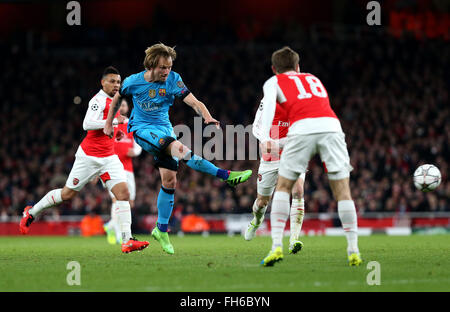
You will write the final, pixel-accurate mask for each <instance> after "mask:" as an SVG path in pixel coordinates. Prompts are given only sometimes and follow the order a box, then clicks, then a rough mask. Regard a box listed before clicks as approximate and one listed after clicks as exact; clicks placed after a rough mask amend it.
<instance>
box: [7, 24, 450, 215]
mask: <svg viewBox="0 0 450 312" xmlns="http://www.w3.org/2000/svg"><path fill="white" fill-rule="evenodd" d="M169 25H170V23H169ZM159 41H161V42H164V43H165V44H168V45H171V46H175V45H176V51H177V52H178V56H177V59H176V60H175V62H174V67H173V70H174V71H176V72H178V73H180V74H181V76H182V77H183V80H184V82H185V84H186V85H187V87H188V88H189V89H190V90H191V91H192V92H193V94H194V95H195V96H196V97H197V98H198V99H200V100H201V101H203V102H204V103H205V104H206V106H207V107H208V108H209V110H210V112H211V114H212V116H213V117H215V118H216V119H218V120H220V121H221V123H222V127H225V125H237V124H242V125H244V126H247V125H249V124H251V123H252V122H253V118H254V114H255V111H256V109H257V107H258V105H259V102H260V100H261V97H262V85H263V83H264V81H265V80H266V79H268V78H269V77H270V76H271V75H272V73H271V69H270V56H271V53H272V52H273V51H274V50H275V49H278V48H280V47H282V46H284V45H289V46H291V47H292V48H293V49H295V50H297V51H298V52H299V54H300V69H301V71H304V72H310V73H313V74H315V75H316V76H317V77H319V79H321V81H322V82H323V84H324V85H325V87H326V88H327V91H328V94H329V97H330V101H331V105H332V108H333V109H334V111H335V112H336V114H337V115H338V117H339V118H340V121H341V124H342V127H343V130H344V132H345V134H346V142H347V145H348V149H349V152H350V158H351V163H352V165H353V167H354V170H353V172H352V173H351V187H352V195H353V197H354V199H355V202H356V206H357V210H358V211H359V213H360V214H364V213H367V212H384V211H387V212H398V213H401V212H407V211H421V212H422V211H423V212H425V211H450V200H449V198H450V183H449V182H448V176H447V174H448V170H449V160H450V151H449V148H450V147H449V142H450V122H449V120H450V114H449V112H450V105H449V90H448V87H449V85H448V82H449V81H450V68H449V62H448V60H449V59H450V55H449V52H450V46H449V45H448V42H446V41H444V40H443V39H434V40H422V41H418V40H416V39H414V38H412V37H409V36H407V35H405V36H402V37H400V38H398V39H397V38H393V37H390V36H389V35H388V34H387V33H385V32H381V31H380V32H373V33H371V34H369V35H367V36H366V37H357V36H356V35H355V36H346V37H345V38H337V36H334V35H333V34H331V35H330V34H321V33H315V32H313V31H310V30H305V29H303V28H302V27H301V26H299V25H296V24H289V25H282V24H276V25H275V26H274V27H272V28H271V30H270V32H267V31H266V32H260V31H258V29H254V28H252V25H248V27H247V28H245V29H238V30H237V31H231V30H229V29H228V28H227V27H226V25H225V24H218V26H215V27H211V28H208V27H203V28H201V27H197V26H196V25H183V26H182V27H177V28H171V27H168V28H167V29H165V32H164V34H163V35H161V31H158V30H157V29H150V30H149V29H135V30H132V31H130V32H127V33H125V32H123V31H120V30H111V31H110V32H105V31H104V30H94V29H93V30H90V31H88V32H87V33H86V32H85V33H77V31H75V30H71V29H69V30H67V31H66V32H64V33H61V34H54V33H46V34H42V33H32V32H31V33H28V34H26V33H21V34H14V35H11V36H9V37H7V38H3V39H1V41H0V55H1V58H0V64H1V68H3V70H2V71H1V73H0V75H1V83H0V94H2V95H3V97H2V105H1V108H0V109H1V115H2V123H0V129H1V134H2V135H1V137H2V143H1V149H0V168H1V171H0V218H1V220H6V219H7V217H8V216H17V215H20V214H21V212H22V210H23V208H24V207H25V206H26V205H28V204H33V203H35V202H36V201H38V200H39V199H40V198H42V196H44V195H45V194H46V193H47V192H48V191H49V190H51V189H54V188H59V187H63V186H64V184H65V181H66V178H67V176H68V174H69V172H70V169H71V167H72V164H73V161H74V154H75V151H76V149H77V147H78V144H79V143H80V142H81V140H82V138H83V137H84V136H85V135H86V132H85V131H83V128H82V121H83V118H84V115H85V112H86V108H87V103H88V101H89V100H90V98H91V97H92V96H93V95H95V93H96V92H97V91H98V90H99V89H100V87H101V86H100V75H101V73H102V71H103V69H104V68H105V67H106V66H108V65H113V66H115V67H117V68H118V69H119V70H120V72H121V74H122V79H125V77H127V76H128V75H130V74H133V73H136V72H138V71H141V70H143V67H142V61H143V56H144V50H145V48H146V47H147V46H150V45H152V44H154V43H156V42H159ZM76 96H79V97H80V98H81V103H79V104H76V103H75V102H76V101H75V102H74V98H75V97H76ZM170 116H171V121H172V123H173V125H177V124H186V125H188V126H190V127H192V125H193V120H194V117H195V116H196V114H195V113H194V111H193V110H192V109H191V108H190V107H188V106H187V105H185V104H184V103H182V102H181V101H178V100H177V101H176V102H175V104H174V106H173V107H172V108H171V112H170ZM213 163H215V164H216V165H217V166H219V167H221V168H224V169H230V170H240V169H253V171H254V175H253V177H252V178H251V180H250V181H248V182H246V183H244V184H242V185H239V186H238V187H237V188H236V189H231V188H229V187H227V186H226V185H225V184H224V183H223V182H221V181H220V180H219V179H217V178H212V177H210V176H208V175H206V174H200V173H198V172H195V171H194V170H192V169H190V168H188V167H186V166H185V165H184V164H180V169H179V173H178V185H177V190H176V193H175V206H174V213H177V214H180V213H181V214H188V213H192V212H196V213H200V214H202V213H242V212H245V213H249V212H251V206H252V204H253V201H254V199H255V197H256V178H257V174H256V172H257V169H258V165H259V161H257V160H252V161H248V160H244V161H230V160H224V161H213ZM424 163H432V164H435V165H436V166H437V167H438V168H439V169H440V170H441V173H442V183H441V185H440V186H439V188H438V189H437V190H436V191H434V192H429V193H422V192H420V191H418V190H416V189H415V188H414V185H413V183H412V174H413V172H414V170H415V169H416V167H418V166H419V165H421V164H424ZM134 165H135V175H136V187H137V196H136V207H135V215H139V216H142V215H147V214H156V213H157V208H156V200H157V195H158V192H159V187H160V178H159V172H158V170H157V169H155V167H154V166H153V157H152V156H150V155H149V154H148V153H146V152H143V153H142V154H141V155H140V156H139V157H138V158H136V159H135V160H134ZM110 203H111V200H110V198H109V195H108V193H107V191H106V190H105V189H103V187H102V186H101V184H100V183H98V184H88V185H87V186H86V187H85V188H84V189H83V190H82V191H81V192H80V195H79V196H78V197H76V198H75V199H74V200H73V201H72V202H70V203H64V204H62V205H60V206H59V208H58V209H50V211H49V212H48V213H49V214H60V215H80V214H86V213H87V212H90V211H95V212H97V213H100V214H109V213H110ZM305 203H306V212H307V213H308V212H310V213H313V212H314V213H315V212H335V211H336V203H335V201H334V200H333V199H332V196H331V192H330V189H329V187H328V182H327V177H326V174H324V170H323V168H322V165H321V162H320V159H319V158H318V157H316V158H314V159H313V160H312V161H311V162H310V166H309V171H308V173H307V175H306V183H305Z"/></svg>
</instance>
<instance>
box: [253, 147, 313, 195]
mask: <svg viewBox="0 0 450 312" xmlns="http://www.w3.org/2000/svg"><path fill="white" fill-rule="evenodd" d="M283 153H284V151H283ZM279 166H280V162H279V161H274V162H266V161H261V162H260V164H259V168H258V179H257V180H256V188H257V192H258V194H259V195H262V196H272V194H273V191H274V190H275V187H276V186H277V181H278V170H279ZM305 175H306V174H305V173H302V174H301V176H300V178H302V180H303V181H305Z"/></svg>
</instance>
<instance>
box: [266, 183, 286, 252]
mask: <svg viewBox="0 0 450 312" xmlns="http://www.w3.org/2000/svg"><path fill="white" fill-rule="evenodd" d="M289 196H290V195H289V193H286V192H280V191H276V192H275V194H274V195H273V200H272V211H271V212H270V227H271V234H272V250H275V248H277V247H282V246H283V234H284V227H285V226H286V221H287V219H288V217H289Z"/></svg>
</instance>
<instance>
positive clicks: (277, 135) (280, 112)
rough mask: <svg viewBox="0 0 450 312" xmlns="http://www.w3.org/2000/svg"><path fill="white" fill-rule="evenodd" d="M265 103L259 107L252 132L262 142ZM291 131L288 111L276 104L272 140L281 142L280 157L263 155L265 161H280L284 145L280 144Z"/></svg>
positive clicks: (271, 133) (271, 130)
mask: <svg viewBox="0 0 450 312" xmlns="http://www.w3.org/2000/svg"><path fill="white" fill-rule="evenodd" d="M263 106H264V105H263V102H261V105H260V106H259V108H258V110H257V112H256V116H255V120H254V122H253V128H252V132H253V135H254V136H255V137H256V138H257V139H258V140H260V141H262V140H261V129H262V109H263ZM288 130H289V121H288V120H287V115H286V111H285V109H284V108H283V107H281V106H280V105H279V104H278V103H277V104H276V109H275V115H274V118H273V122H272V127H271V128H270V138H271V139H272V140H276V141H278V142H279V145H280V150H279V154H278V155H271V154H268V153H263V154H262V159H263V161H278V160H280V155H281V152H282V145H283V144H280V143H281V141H283V139H284V138H285V137H286V135H287V133H288Z"/></svg>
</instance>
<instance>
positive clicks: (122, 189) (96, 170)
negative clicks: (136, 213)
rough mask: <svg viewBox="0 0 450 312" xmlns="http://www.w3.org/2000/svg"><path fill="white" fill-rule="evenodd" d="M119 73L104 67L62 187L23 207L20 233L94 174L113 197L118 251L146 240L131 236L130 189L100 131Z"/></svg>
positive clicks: (144, 244)
mask: <svg viewBox="0 0 450 312" xmlns="http://www.w3.org/2000/svg"><path fill="white" fill-rule="evenodd" d="M120 82H121V79H120V74H119V72H118V71H117V69H115V68H114V67H112V66H110V67H107V68H106V69H105V71H104V72H103V75H102V79H101V85H102V89H101V90H100V91H99V92H98V93H97V94H96V95H95V96H94V97H93V98H92V99H91V100H90V101H89V106H88V109H87V112H86V116H85V118H84V121H83V129H84V130H87V132H88V133H87V135H86V137H85V138H84V139H83V141H82V142H81V144H80V146H79V147H78V150H77V152H76V154H75V162H74V164H73V167H72V170H71V171H70V174H69V177H68V179H67V182H66V185H65V186H64V188H62V189H55V190H52V191H50V192H48V193H47V194H46V195H45V196H44V197H43V198H42V199H41V200H40V201H39V202H38V203H37V204H36V205H34V206H27V207H25V209H24V212H23V218H22V219H21V221H20V225H19V228H20V232H21V233H22V234H27V233H28V231H29V228H30V225H31V223H32V222H33V220H34V219H35V218H36V217H37V216H38V214H39V213H40V212H41V211H42V210H44V209H47V208H50V207H53V206H55V205H58V204H60V203H62V202H63V201H67V200H71V199H72V198H74V197H75V196H76V195H77V194H78V192H79V191H80V190H81V189H82V188H83V187H84V186H85V185H86V183H88V182H89V181H91V180H92V179H93V178H94V177H95V176H100V178H101V179H102V181H103V182H104V183H105V184H106V187H107V188H108V190H110V191H111V192H112V193H113V194H114V196H115V197H116V199H117V203H116V205H117V208H116V214H117V216H118V222H119V224H120V227H121V232H122V239H123V242H124V244H122V252H125V253H128V252H131V251H135V250H141V249H144V248H146V247H147V246H148V244H149V243H148V242H141V241H138V240H137V239H135V238H133V237H132V235H131V209H130V203H129V199H130V192H129V191H128V187H127V183H126V175H125V170H124V168H123V165H122V163H121V162H120V160H119V157H118V156H117V155H115V154H114V139H111V138H109V137H108V136H106V135H105V134H104V133H103V128H104V126H105V122H106V117H107V116H108V111H109V106H110V103H111V101H112V98H113V96H114V95H115V94H116V93H117V92H118V91H119V87H120ZM124 120H125V117H123V116H120V115H118V114H117V115H116V118H115V119H114V122H113V123H114V124H115V125H118V124H119V123H123V121H124Z"/></svg>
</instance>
